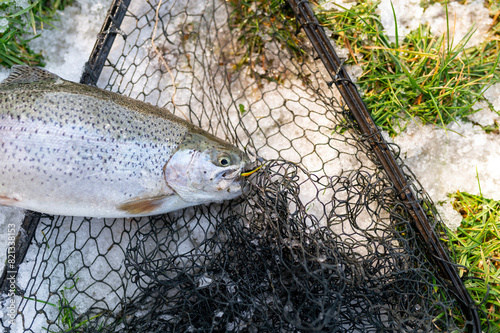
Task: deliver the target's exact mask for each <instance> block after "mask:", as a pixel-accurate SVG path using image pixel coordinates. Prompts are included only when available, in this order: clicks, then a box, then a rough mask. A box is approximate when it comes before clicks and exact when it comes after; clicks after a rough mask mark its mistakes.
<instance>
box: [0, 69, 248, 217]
mask: <svg viewBox="0 0 500 333" xmlns="http://www.w3.org/2000/svg"><path fill="white" fill-rule="evenodd" d="M186 152H190V153H192V156H195V155H196V156H198V157H197V159H195V160H186V164H185V165H182V164H179V163H174V162H175V161H176V159H178V158H180V157H178V156H181V153H186ZM214 152H215V153H214ZM176 154H177V155H176ZM207 154H211V155H210V156H215V157H212V158H211V159H208V158H206V155H207ZM190 156H191V155H190ZM220 156H228V157H227V159H228V160H229V161H230V162H231V163H230V165H219V162H218V160H217V159H219V160H221V157H220ZM199 159H202V160H203V163H208V165H207V164H203V165H201V164H200V165H198V164H199V163H202V162H199V161H198V160H199ZM214 159H215V160H216V161H215V162H214ZM170 162H171V165H172V166H175V167H176V168H183V169H184V170H182V171H179V170H170V168H169V163H170ZM198 162H199V163H198ZM222 162H224V163H225V162H226V160H225V159H222ZM196 163H198V164H196ZM195 164H196V165H197V166H195ZM249 164H250V161H249V159H248V157H247V156H246V155H245V154H244V153H243V152H242V151H240V150H239V149H238V148H236V147H234V146H232V145H230V144H228V143H226V142H224V141H222V140H220V139H218V138H216V137H214V136H212V135H210V134H208V133H206V132H204V131H202V130H201V129H199V128H198V127H195V126H194V125H192V124H191V123H189V122H187V121H185V120H183V119H180V118H178V117H176V116H174V115H172V114H171V113H169V112H168V111H166V110H164V109H162V108H158V107H155V106H152V105H150V104H147V103H143V102H140V101H137V100H134V99H131V98H128V97H125V96H122V95H119V94H116V93H112V92H109V91H106V90H102V89H99V88H96V87H91V86H86V85H82V84H77V83H73V82H70V81H66V80H63V79H61V78H60V77H58V76H56V75H54V74H52V73H50V72H47V71H45V70H42V69H39V68H32V67H27V66H19V67H15V68H14V69H13V72H12V73H11V75H10V76H9V77H8V78H7V79H6V80H4V81H3V82H2V83H1V84H0V204H4V205H12V206H18V207H22V208H26V209H30V210H35V211H41V212H44V213H49V214H58V215H71V216H95V217H131V216H144V215H153V214H160V213H165V212H169V211H173V210H177V209H180V208H184V207H188V206H193V205H197V204H201V203H207V202H212V201H221V200H226V199H231V198H234V197H236V196H238V195H240V194H241V179H240V177H239V174H237V172H240V171H243V170H245V169H247V168H248V167H249ZM189 168H194V169H196V168H198V169H200V170H197V171H196V172H201V173H203V172H204V173H205V174H207V171H206V170H202V169H203V168H206V169H207V170H210V172H208V175H207V177H209V178H206V179H202V180H201V182H214V181H217V180H218V181H221V179H222V178H221V177H222V175H223V176H224V177H223V178H224V184H226V185H227V186H223V187H221V186H218V184H213V185H214V186H213V187H211V188H210V189H208V187H207V186H204V189H205V190H208V191H209V192H208V193H203V195H201V194H200V193H199V192H200V190H199V189H200V186H198V185H197V184H192V181H191V179H192V178H195V176H194V172H195V171H192V170H191V169H189ZM187 170H191V171H190V172H191V175H189V177H188V178H189V179H187V180H185V183H182V182H181V183H180V185H178V184H177V185H175V186H174V185H171V184H169V183H168V182H167V179H169V175H170V176H171V172H170V171H172V172H174V173H175V172H179V174H182V172H184V173H186V172H187ZM188 173H189V172H188ZM240 173H241V172H240ZM228 174H231V175H232V176H234V177H233V178H234V179H228V178H227V177H228V176H227V175H228ZM170 178H172V177H170ZM198 181H199V180H198ZM205 185H206V184H205ZM219 185H220V184H219ZM178 186H183V187H182V188H181V187H178ZM184 187H185V188H184ZM213 188H217V190H215V191H212V190H213ZM210 191H212V192H213V193H212V192H210ZM181 192H182V193H184V194H183V195H182V196H181V195H180V194H179V193H181Z"/></svg>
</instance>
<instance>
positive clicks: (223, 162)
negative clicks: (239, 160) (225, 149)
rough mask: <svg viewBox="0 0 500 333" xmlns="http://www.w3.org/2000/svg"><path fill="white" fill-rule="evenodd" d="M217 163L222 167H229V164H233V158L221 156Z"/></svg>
mask: <svg viewBox="0 0 500 333" xmlns="http://www.w3.org/2000/svg"><path fill="white" fill-rule="evenodd" d="M217 162H219V165H220V166H223V167H225V166H228V165H229V164H231V158H230V157H229V156H228V155H225V154H223V155H219V157H217Z"/></svg>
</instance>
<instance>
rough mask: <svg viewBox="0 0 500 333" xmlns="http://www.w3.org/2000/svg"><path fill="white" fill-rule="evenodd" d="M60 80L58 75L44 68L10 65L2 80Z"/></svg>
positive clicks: (15, 81) (5, 81)
mask: <svg viewBox="0 0 500 333" xmlns="http://www.w3.org/2000/svg"><path fill="white" fill-rule="evenodd" d="M60 80H62V79H61V78H60V77H59V76H57V75H55V74H52V73H51V72H49V71H46V70H45V69H41V68H37V67H30V66H17V65H16V66H12V71H11V72H10V74H9V76H8V77H7V78H6V79H5V80H3V81H2V84H4V83H32V82H51V81H53V82H56V81H60Z"/></svg>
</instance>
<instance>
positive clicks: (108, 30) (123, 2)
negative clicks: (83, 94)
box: [80, 0, 131, 86]
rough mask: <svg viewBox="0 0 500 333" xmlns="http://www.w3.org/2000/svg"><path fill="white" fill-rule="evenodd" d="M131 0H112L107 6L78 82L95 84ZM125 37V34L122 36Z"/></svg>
mask: <svg viewBox="0 0 500 333" xmlns="http://www.w3.org/2000/svg"><path fill="white" fill-rule="evenodd" d="M130 1H131V0H113V2H112V3H111V5H110V6H109V10H108V13H107V15H106V18H105V19H104V23H103V25H102V27H101V31H100V32H99V34H97V39H96V42H95V44H94V49H93V50H92V53H91V54H90V57H89V60H88V61H87V62H86V63H85V69H84V70H83V74H82V77H81V78H80V83H83V84H90V85H94V86H95V85H96V83H97V80H99V76H100V75H101V72H102V68H103V67H104V63H105V62H106V59H107V58H108V54H109V51H110V50H111V46H113V42H114V41H115V37H116V35H117V34H120V33H121V30H120V26H121V24H122V21H123V18H124V17H125V14H126V13H127V9H128V6H129V4H130ZM124 38H125V36H124Z"/></svg>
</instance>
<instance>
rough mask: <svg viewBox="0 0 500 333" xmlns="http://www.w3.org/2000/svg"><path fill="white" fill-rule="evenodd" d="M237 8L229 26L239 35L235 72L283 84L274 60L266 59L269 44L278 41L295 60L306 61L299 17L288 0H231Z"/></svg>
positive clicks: (233, 12) (232, 55)
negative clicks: (298, 29)
mask: <svg viewBox="0 0 500 333" xmlns="http://www.w3.org/2000/svg"><path fill="white" fill-rule="evenodd" d="M228 2H229V3H230V4H231V6H232V7H233V9H234V10H233V11H232V12H231V15H230V17H229V27H230V28H231V30H232V32H233V33H234V34H236V36H237V38H236V40H237V43H236V45H235V48H234V54H231V55H230V56H229V57H228V59H230V58H233V59H234V60H232V61H233V62H234V63H233V64H232V69H233V71H235V72H236V71H241V70H242V69H243V68H245V69H249V74H250V76H252V77H254V78H256V79H258V80H260V79H265V80H268V81H273V82H278V83H282V82H283V79H284V77H283V75H284V73H281V72H279V71H275V70H274V69H273V68H274V67H275V64H274V63H273V61H274V60H273V59H270V58H268V57H267V56H266V52H265V50H266V43H267V42H269V41H271V40H276V41H278V42H279V43H281V45H282V46H283V47H286V48H288V50H290V52H291V53H292V54H293V56H294V57H296V58H300V59H303V58H305V57H306V53H305V52H304V51H303V50H302V49H301V48H300V47H299V46H298V45H299V43H298V37H297V35H296V34H295V29H296V25H295V16H294V14H293V11H292V10H291V8H289V7H288V6H286V5H285V4H286V0H269V1H268V0H256V1H254V0H228Z"/></svg>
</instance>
